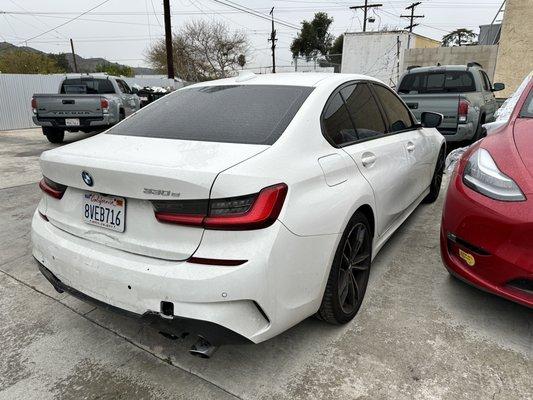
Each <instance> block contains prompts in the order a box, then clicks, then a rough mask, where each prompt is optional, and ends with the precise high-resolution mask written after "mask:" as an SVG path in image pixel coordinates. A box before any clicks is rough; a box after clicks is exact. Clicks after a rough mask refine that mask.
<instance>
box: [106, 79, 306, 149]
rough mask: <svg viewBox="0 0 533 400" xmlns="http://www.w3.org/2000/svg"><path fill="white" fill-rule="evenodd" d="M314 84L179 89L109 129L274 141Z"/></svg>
mask: <svg viewBox="0 0 533 400" xmlns="http://www.w3.org/2000/svg"><path fill="white" fill-rule="evenodd" d="M312 91H313V88H312V87H303V86H286V85H223V86H201V87H191V88H186V89H181V90H178V91H176V92H174V93H171V94H169V95H167V96H165V97H163V98H162V99H160V100H159V101H158V102H157V103H154V104H153V105H150V106H148V107H146V108H143V109H141V110H140V111H139V112H137V113H135V114H133V115H132V116H131V117H129V118H127V119H126V120H124V121H122V122H121V123H120V124H118V125H116V126H114V127H112V128H111V129H110V130H108V131H107V133H108V134H113V135H127V136H143V137H156V138H165V139H181V140H199V141H206V142H225V143H247V144H267V145H271V144H273V143H274V142H275V141H276V140H277V139H278V138H279V137H280V136H281V134H282V133H283V131H285V129H286V128H287V126H288V125H289V123H290V122H291V121H292V119H293V118H294V116H295V115H296V113H297V112H298V110H299V109H300V107H301V105H302V104H303V103H304V101H305V100H306V99H307V97H308V96H309V94H310V93H311V92H312Z"/></svg>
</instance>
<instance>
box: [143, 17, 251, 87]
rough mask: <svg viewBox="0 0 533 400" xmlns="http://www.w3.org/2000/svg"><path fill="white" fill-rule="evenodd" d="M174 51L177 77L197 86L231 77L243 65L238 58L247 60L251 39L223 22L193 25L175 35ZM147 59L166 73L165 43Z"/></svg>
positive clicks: (152, 48) (156, 47)
mask: <svg viewBox="0 0 533 400" xmlns="http://www.w3.org/2000/svg"><path fill="white" fill-rule="evenodd" d="M172 47H173V51H174V54H173V55H172V58H173V61H174V67H175V69H176V73H177V75H178V76H179V77H180V78H182V79H184V80H186V81H194V82H197V81H205V80H210V79H218V78H225V77H227V76H229V75H231V73H232V72H233V71H235V70H236V69H238V67H239V65H240V64H239V57H240V56H241V55H242V56H243V57H244V60H246V54H247V53H248V39H247V37H246V35H245V34H244V33H243V32H230V30H229V28H228V27H227V26H226V25H225V24H223V23H221V22H208V21H191V22H188V23H186V24H185V25H184V26H183V27H181V28H180V29H179V30H178V32H177V33H175V34H174V36H173V39H172ZM146 57H147V59H148V61H149V62H150V63H151V64H152V66H153V67H154V68H156V69H157V70H158V71H159V72H166V50H165V42H164V40H160V41H158V42H157V43H155V44H154V45H153V46H152V47H151V48H150V49H149V50H148V52H147V55H146Z"/></svg>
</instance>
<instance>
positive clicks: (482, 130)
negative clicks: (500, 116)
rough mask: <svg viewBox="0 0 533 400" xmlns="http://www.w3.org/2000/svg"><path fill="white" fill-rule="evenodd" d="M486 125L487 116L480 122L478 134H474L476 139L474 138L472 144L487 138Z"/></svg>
mask: <svg viewBox="0 0 533 400" xmlns="http://www.w3.org/2000/svg"><path fill="white" fill-rule="evenodd" d="M484 123H485V116H482V117H481V120H480V121H479V124H478V125H477V129H476V133H475V134H474V137H473V138H472V142H477V141H478V140H479V139H482V138H484V137H485V136H487V129H486V128H483V124H484Z"/></svg>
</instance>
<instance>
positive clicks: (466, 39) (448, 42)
mask: <svg viewBox="0 0 533 400" xmlns="http://www.w3.org/2000/svg"><path fill="white" fill-rule="evenodd" d="M476 36H477V35H476V34H475V33H474V32H473V31H471V30H470V29H466V28H460V29H456V30H455V31H453V32H450V33H448V34H447V35H444V36H443V37H442V46H443V47H452V46H469V45H473V44H477V42H476V41H475V39H476Z"/></svg>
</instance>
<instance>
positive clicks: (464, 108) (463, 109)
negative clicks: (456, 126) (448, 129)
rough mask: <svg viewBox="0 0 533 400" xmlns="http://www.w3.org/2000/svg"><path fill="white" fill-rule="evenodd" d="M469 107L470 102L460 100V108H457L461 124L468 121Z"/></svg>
mask: <svg viewBox="0 0 533 400" xmlns="http://www.w3.org/2000/svg"><path fill="white" fill-rule="evenodd" d="M468 107H470V102H469V101H468V100H465V99H461V100H459V106H458V107H457V120H458V121H459V123H460V124H461V123H465V122H466V120H467V119H468Z"/></svg>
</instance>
